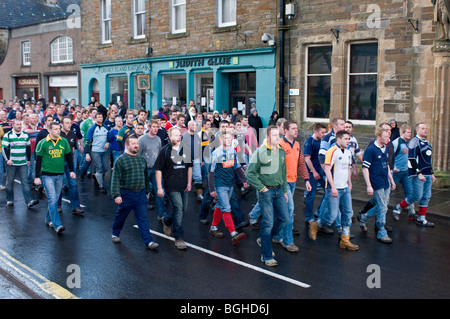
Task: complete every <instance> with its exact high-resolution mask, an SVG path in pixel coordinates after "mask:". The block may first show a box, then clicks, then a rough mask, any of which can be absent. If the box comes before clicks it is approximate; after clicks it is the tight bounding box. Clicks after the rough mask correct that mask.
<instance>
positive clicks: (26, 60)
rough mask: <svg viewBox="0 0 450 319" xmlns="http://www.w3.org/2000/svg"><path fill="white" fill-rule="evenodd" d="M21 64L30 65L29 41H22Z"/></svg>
mask: <svg viewBox="0 0 450 319" xmlns="http://www.w3.org/2000/svg"><path fill="white" fill-rule="evenodd" d="M21 49H22V65H26V66H28V65H31V46H30V41H23V42H22V48H21Z"/></svg>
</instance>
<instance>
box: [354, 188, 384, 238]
mask: <svg viewBox="0 0 450 319" xmlns="http://www.w3.org/2000/svg"><path fill="white" fill-rule="evenodd" d="M390 193H391V191H390V189H389V188H380V189H377V190H374V191H373V197H372V198H371V200H370V201H371V202H373V203H374V204H375V206H374V207H372V208H371V209H369V211H368V212H367V213H366V214H362V215H361V224H365V223H367V222H368V221H369V219H370V218H371V217H372V216H375V225H376V226H377V228H378V233H377V238H380V239H381V238H383V237H386V236H387V232H386V229H385V228H384V225H385V224H386V212H387V210H388V203H389V194H390Z"/></svg>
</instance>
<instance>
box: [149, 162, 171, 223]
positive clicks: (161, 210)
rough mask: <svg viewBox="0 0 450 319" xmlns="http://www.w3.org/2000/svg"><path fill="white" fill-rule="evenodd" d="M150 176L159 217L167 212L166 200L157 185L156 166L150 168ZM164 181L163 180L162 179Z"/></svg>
mask: <svg viewBox="0 0 450 319" xmlns="http://www.w3.org/2000/svg"><path fill="white" fill-rule="evenodd" d="M147 171H148V178H149V180H150V184H151V185H152V190H153V194H154V195H155V204H156V214H157V216H158V217H163V216H164V215H166V214H167V207H166V202H165V201H164V197H159V196H158V194H157V192H158V187H157V185H156V175H155V169H154V168H148V167H147ZM161 182H162V183H163V181H161Z"/></svg>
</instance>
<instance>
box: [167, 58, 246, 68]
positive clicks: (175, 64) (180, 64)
mask: <svg viewBox="0 0 450 319" xmlns="http://www.w3.org/2000/svg"><path fill="white" fill-rule="evenodd" d="M238 61H239V59H238V58H237V57H212V58H207V59H202V58H198V59H183V60H176V61H170V62H169V67H170V68H171V69H180V68H191V67H202V66H220V65H232V64H238V63H239V62H238Z"/></svg>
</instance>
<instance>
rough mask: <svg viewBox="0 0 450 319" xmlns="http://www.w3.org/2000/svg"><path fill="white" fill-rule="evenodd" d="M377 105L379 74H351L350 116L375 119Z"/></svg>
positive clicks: (357, 118)
mask: <svg viewBox="0 0 450 319" xmlns="http://www.w3.org/2000/svg"><path fill="white" fill-rule="evenodd" d="M376 106H377V76H376V75H351V76H350V91H349V110H348V117H349V118H350V119H354V120H370V121H374V120H375V116H376Z"/></svg>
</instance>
